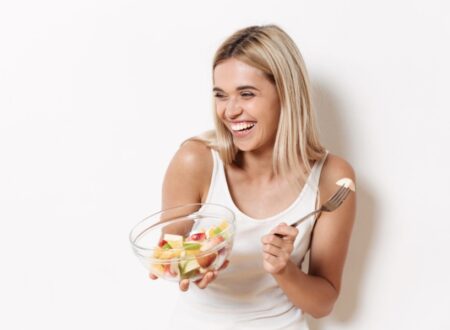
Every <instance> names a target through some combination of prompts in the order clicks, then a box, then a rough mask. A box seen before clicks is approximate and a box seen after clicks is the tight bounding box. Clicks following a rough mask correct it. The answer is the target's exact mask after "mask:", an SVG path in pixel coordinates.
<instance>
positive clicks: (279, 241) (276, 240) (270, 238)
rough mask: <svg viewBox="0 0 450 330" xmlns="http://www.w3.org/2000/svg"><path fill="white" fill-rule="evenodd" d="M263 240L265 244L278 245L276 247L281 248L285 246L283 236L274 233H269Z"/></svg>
mask: <svg viewBox="0 0 450 330" xmlns="http://www.w3.org/2000/svg"><path fill="white" fill-rule="evenodd" d="M261 242H262V243H263V244H270V245H273V246H276V247H279V248H280V247H282V246H283V243H284V240H283V238H281V237H277V236H275V235H273V234H269V235H264V236H263V237H262V238H261Z"/></svg>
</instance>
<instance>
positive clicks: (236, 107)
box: [225, 98, 243, 119]
mask: <svg viewBox="0 0 450 330" xmlns="http://www.w3.org/2000/svg"><path fill="white" fill-rule="evenodd" d="M242 111H243V109H242V107H241V106H240V104H239V102H237V101H236V99H234V98H231V99H230V100H229V101H228V103H227V105H226V108H225V115H226V116H227V117H228V118H230V119H234V118H237V117H238V116H239V115H240V114H241V113H242Z"/></svg>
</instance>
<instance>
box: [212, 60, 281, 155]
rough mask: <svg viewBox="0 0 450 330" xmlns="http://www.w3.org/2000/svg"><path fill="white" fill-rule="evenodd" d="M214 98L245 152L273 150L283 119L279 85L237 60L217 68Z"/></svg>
mask: <svg viewBox="0 0 450 330" xmlns="http://www.w3.org/2000/svg"><path fill="white" fill-rule="evenodd" d="M213 92H214V97H215V108H216V113H217V116H218V118H219V119H220V120H221V121H222V123H223V124H224V125H225V126H226V127H227V129H228V130H229V131H230V132H231V134H232V135H233V142H234V144H235V146H236V147H237V148H238V149H239V150H242V151H256V150H260V151H262V150H265V149H271V148H273V145H274V143H275V137H276V133H277V127H278V121H279V118H280V102H279V98H278V95H277V91H276V89H275V85H274V84H273V83H272V82H271V81H270V80H269V79H268V78H267V77H266V75H265V74H264V73H263V72H262V71H261V70H259V69H257V68H255V67H252V66H250V65H248V64H246V63H244V62H242V61H239V60H237V59H235V58H230V59H228V60H225V61H224V62H222V63H220V64H218V65H217V66H216V67H215V69H214V89H213Z"/></svg>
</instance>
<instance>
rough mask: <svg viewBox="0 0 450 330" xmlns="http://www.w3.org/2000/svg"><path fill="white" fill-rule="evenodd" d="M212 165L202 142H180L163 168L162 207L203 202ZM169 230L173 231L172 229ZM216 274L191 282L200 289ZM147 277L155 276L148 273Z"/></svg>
mask: <svg viewBox="0 0 450 330" xmlns="http://www.w3.org/2000/svg"><path fill="white" fill-rule="evenodd" d="M212 168H213V160H212V156H211V151H210V149H209V148H208V147H206V145H204V144H203V143H201V142H198V141H188V142H186V143H184V144H183V145H182V146H181V147H180V149H179V150H178V151H177V153H176V154H175V156H174V157H173V159H172V161H171V162H170V164H169V167H168V168H167V171H166V175H165V177H164V182H163V188H162V208H163V209H167V208H171V207H175V206H180V205H184V204H190V203H202V202H204V201H205V199H206V196H207V194H208V189H209V184H210V179H211V174H212ZM193 211H195V210H193ZM171 230H174V232H176V228H171ZM224 267H226V264H225V265H224ZM216 276H217V271H214V272H207V273H206V274H205V276H204V277H203V278H202V279H200V280H198V281H196V282H195V283H196V284H197V286H198V287H199V288H201V289H204V288H206V287H207V286H208V284H209V283H210V282H211V281H213V280H214V279H215V277H216ZM150 278H152V279H156V277H155V276H154V275H152V274H150ZM188 288H189V280H186V279H185V280H182V281H181V282H180V289H181V290H182V291H186V290H188Z"/></svg>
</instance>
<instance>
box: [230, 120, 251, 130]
mask: <svg viewBox="0 0 450 330" xmlns="http://www.w3.org/2000/svg"><path fill="white" fill-rule="evenodd" d="M253 126H255V123H245V122H244V123H237V124H231V129H232V130H233V131H242V130H243V129H248V128H252V127H253Z"/></svg>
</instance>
